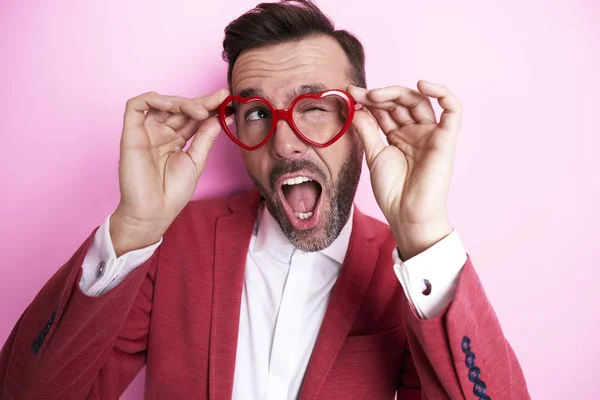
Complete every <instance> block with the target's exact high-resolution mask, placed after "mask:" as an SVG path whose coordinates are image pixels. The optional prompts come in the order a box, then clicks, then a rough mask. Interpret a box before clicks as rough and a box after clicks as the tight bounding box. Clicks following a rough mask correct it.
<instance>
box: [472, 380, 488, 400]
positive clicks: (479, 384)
mask: <svg viewBox="0 0 600 400" xmlns="http://www.w3.org/2000/svg"><path fill="white" fill-rule="evenodd" d="M485 389H486V388H485V382H484V381H482V380H479V379H477V380H476V381H475V386H473V393H474V394H475V396H479V397H481V396H483V395H484V394H485Z"/></svg>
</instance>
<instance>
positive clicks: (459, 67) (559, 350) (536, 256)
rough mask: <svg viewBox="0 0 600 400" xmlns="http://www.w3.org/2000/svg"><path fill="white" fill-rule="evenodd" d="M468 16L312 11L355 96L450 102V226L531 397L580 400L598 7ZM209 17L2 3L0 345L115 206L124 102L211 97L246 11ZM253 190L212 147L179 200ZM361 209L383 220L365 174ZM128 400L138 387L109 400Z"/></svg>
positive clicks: (188, 6)
mask: <svg viewBox="0 0 600 400" xmlns="http://www.w3.org/2000/svg"><path fill="white" fill-rule="evenodd" d="M450 3H452V4H450ZM483 3H485V2H480V1H477V2H476V1H466V0H457V1H454V2H448V1H441V0H440V1H428V2H415V1H413V2H398V1H396V0H386V1H375V0H374V1H372V2H365V1H364V0H345V1H343V2H339V1H333V0H327V1H326V0H321V1H320V2H319V4H320V5H321V6H322V8H323V10H324V11H325V12H326V13H328V14H329V15H331V16H333V17H334V19H335V21H336V23H337V26H338V27H341V28H346V29H349V30H351V31H354V32H355V33H356V34H357V35H358V36H359V37H360V39H361V40H362V41H363V43H364V45H365V47H366V51H367V56H368V60H367V72H368V81H369V86H370V87H377V86H387V85H393V84H398V85H404V86H409V87H415V86H416V82H417V80H418V79H421V78H423V79H429V80H432V81H434V82H441V83H444V84H446V85H447V86H448V87H449V88H450V89H451V90H453V91H454V92H455V93H456V95H457V96H458V97H459V99H460V100H461V101H462V103H463V105H464V109H465V112H464V122H463V126H462V130H461V142H460V147H459V151H458V154H457V160H456V168H455V172H454V178H453V183H452V188H451V195H450V204H449V210H450V213H451V218H452V221H453V224H454V226H455V227H456V228H457V229H458V230H459V232H460V234H461V236H462V238H463V240H464V242H465V244H466V246H467V250H468V252H469V253H470V254H471V256H472V257H473V260H474V262H475V265H476V268H477V270H478V272H479V275H480V277H481V279H482V280H483V283H484V285H485V287H486V289H487V293H488V296H489V298H490V300H491V302H492V304H493V305H494V306H495V309H496V312H497V314H498V317H499V318H500V321H501V323H502V325H503V327H504V331H505V333H506V336H507V337H508V339H509V340H510V342H511V344H512V346H513V347H514V349H515V351H516V353H517V355H518V357H519V359H520V361H521V364H522V367H523V369H524V371H525V375H526V377H527V380H528V384H529V387H530V391H531V394H532V397H533V398H536V399H567V398H575V397H577V398H580V399H581V398H586V399H592V398H594V399H596V398H598V386H597V383H598V382H597V379H598V377H600V361H598V358H599V357H600V340H598V328H600V312H599V311H598V303H599V300H600V298H599V295H598V293H599V292H600V290H598V280H599V279H600V272H598V258H599V256H600V251H599V250H598V249H599V246H598V243H597V241H598V238H599V233H598V229H599V228H600V216H599V213H598V211H597V210H598V204H600V184H599V179H598V173H599V171H600V163H599V161H598V158H599V157H598V148H599V147H600V139H599V135H600V131H599V126H598V123H599V118H598V117H599V116H600V83H599V78H598V71H599V70H600V65H599V64H600V63H599V61H600V45H599V44H598V43H599V40H598V38H600V29H599V28H598V26H599V25H598V21H599V20H600V6H599V5H598V3H597V2H594V1H591V0H590V1H584V0H582V1H579V2H568V1H566V0H563V1H551V2H548V1H541V0H535V1H509V2H507V1H503V2H493V4H492V3H490V4H489V5H486V4H483ZM167 4H168V5H167ZM217 4H221V2H204V1H197V0H195V1H192V0H187V1H186V0H178V1H170V2H169V3H167V2H163V1H148V0H144V1H142V0H127V1H123V0H104V1H93V2H92V1H87V2H84V1H80V0H68V1H67V0H61V1H60V2H47V1H39V0H38V1H35V0H30V1H17V0H9V1H6V0H4V1H1V2H0V50H1V55H0V58H1V60H2V61H1V62H0V122H1V124H2V126H1V128H0V134H1V135H2V141H1V143H2V152H1V156H0V171H1V173H0V188H1V190H2V195H1V196H0V221H1V224H2V229H0V246H1V251H0V266H1V270H0V304H1V305H2V306H1V307H0V343H4V341H5V340H6V338H7V336H8V334H9V332H10V330H11V328H12V326H13V324H14V323H15V322H16V320H17V318H18V317H19V315H20V314H21V313H22V311H23V310H24V309H25V308H26V307H27V305H28V304H29V302H30V301H31V300H32V298H33V297H34V295H35V294H36V293H37V292H38V290H39V289H40V287H41V286H42V285H43V284H44V283H45V282H46V281H47V279H48V278H49V277H50V276H51V275H52V274H53V273H54V272H55V271H56V270H57V269H58V268H59V267H60V266H61V265H62V264H63V263H64V262H65V261H66V260H67V259H68V258H69V257H70V256H71V254H72V253H73V252H74V251H75V250H76V248H77V247H78V246H79V245H80V243H81V242H82V241H83V240H84V239H85V238H86V237H87V236H88V235H89V234H90V232H91V231H92V229H94V228H95V227H96V226H97V225H99V224H100V223H101V222H102V221H103V219H104V218H105V217H106V215H108V214H109V213H110V212H112V211H113V210H114V208H115V207H116V205H117V202H118V199H119V189H118V175H117V160H118V156H119V154H118V151H119V137H120V133H121V122H122V113H123V109H124V104H125V101H126V100H127V99H128V98H129V97H132V96H134V95H137V94H140V93H142V92H146V91H149V90H154V91H158V92H160V93H168V94H179V95H186V96H194V95H199V94H202V93H204V94H205V93H207V92H209V91H212V90H214V89H217V88H219V87H222V86H224V85H225V71H226V65H225V63H224V62H222V61H221V59H220V53H221V40H222V36H223V28H224V27H225V25H226V24H227V23H228V22H229V21H230V20H232V19H234V18H235V17H237V16H238V15H239V14H241V13H242V12H244V11H245V10H247V9H249V8H251V7H252V6H254V5H255V0H236V1H233V2H232V1H229V2H227V3H226V6H223V5H217ZM250 185H251V183H250V182H249V180H248V178H247V177H246V173H245V171H244V169H243V168H242V164H241V160H240V157H239V155H238V150H237V149H236V147H235V146H234V145H233V144H232V143H231V142H230V141H229V140H228V139H227V138H226V137H225V135H222V136H221V137H220V138H219V139H218V141H217V143H216V145H215V148H214V151H213V152H212V154H211V156H210V158H209V162H208V167H207V170H206V173H205V175H204V176H203V177H202V179H201V180H200V183H199V185H198V190H197V192H196V195H195V198H200V197H213V196H221V195H225V194H230V193H233V192H236V191H239V190H241V188H247V187H250ZM357 203H358V205H359V207H361V208H362V209H363V210H364V211H367V212H368V213H370V214H373V215H376V216H378V217H381V214H380V212H379V210H378V208H377V205H376V204H375V202H374V199H373V196H372V193H371V190H370V184H369V182H368V176H367V174H364V179H363V181H362V183H361V186H360V188H359V194H358V197H357ZM142 393H143V374H141V375H139V376H138V378H136V380H135V382H134V383H133V384H132V386H131V387H130V388H129V390H128V392H127V394H126V395H124V396H123V398H125V399H137V398H141V396H142Z"/></svg>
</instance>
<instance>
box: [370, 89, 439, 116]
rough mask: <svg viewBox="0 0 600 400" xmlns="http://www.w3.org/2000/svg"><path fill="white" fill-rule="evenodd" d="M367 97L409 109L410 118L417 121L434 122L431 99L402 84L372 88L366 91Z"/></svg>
mask: <svg viewBox="0 0 600 400" xmlns="http://www.w3.org/2000/svg"><path fill="white" fill-rule="evenodd" d="M368 97H369V99H371V100H373V101H376V102H380V103H381V102H386V101H393V102H395V103H397V104H400V105H401V106H404V107H406V108H408V110H410V114H411V116H412V119H414V120H415V121H416V122H417V123H433V124H435V123H436V119H435V113H434V111H433V107H432V106H431V101H429V98H428V97H426V96H423V95H422V94H421V93H419V92H417V91H416V90H412V89H409V88H406V87H403V86H388V87H386V88H381V89H374V90H371V91H370V92H369V93H368Z"/></svg>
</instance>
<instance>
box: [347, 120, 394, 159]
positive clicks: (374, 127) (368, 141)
mask: <svg viewBox="0 0 600 400" xmlns="http://www.w3.org/2000/svg"><path fill="white" fill-rule="evenodd" d="M352 127H353V128H354V130H355V131H356V133H357V134H358V137H359V139H360V141H361V143H362V145H363V148H364V149H365V157H366V159H367V165H368V166H369V168H370V167H371V164H372V163H373V161H374V160H375V158H376V157H377V156H378V155H379V153H381V152H382V151H383V150H384V149H385V147H386V145H385V142H384V141H383V139H382V138H381V134H380V131H379V124H377V121H376V120H375V118H373V116H372V115H371V114H369V113H368V112H367V111H365V110H364V109H361V110H356V112H355V113H354V118H353V119H352Z"/></svg>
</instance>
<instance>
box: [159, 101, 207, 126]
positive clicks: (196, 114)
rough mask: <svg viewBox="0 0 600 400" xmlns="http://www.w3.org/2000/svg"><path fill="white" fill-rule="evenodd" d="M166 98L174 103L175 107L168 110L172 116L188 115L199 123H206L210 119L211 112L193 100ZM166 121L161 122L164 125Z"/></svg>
mask: <svg viewBox="0 0 600 400" xmlns="http://www.w3.org/2000/svg"><path fill="white" fill-rule="evenodd" d="M166 97H167V99H169V100H171V101H172V102H173V107H171V109H170V110H167V111H169V112H170V113H171V114H186V115H187V116H189V117H191V118H194V119H197V120H198V121H204V120H205V119H206V118H208V115H209V112H208V111H207V110H206V109H205V108H204V106H203V105H202V104H198V103H196V102H194V101H192V99H187V98H185V97H180V96H166ZM165 121H166V119H165ZM165 121H161V122H163V123H164V122H165Z"/></svg>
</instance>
